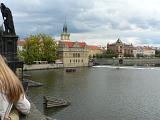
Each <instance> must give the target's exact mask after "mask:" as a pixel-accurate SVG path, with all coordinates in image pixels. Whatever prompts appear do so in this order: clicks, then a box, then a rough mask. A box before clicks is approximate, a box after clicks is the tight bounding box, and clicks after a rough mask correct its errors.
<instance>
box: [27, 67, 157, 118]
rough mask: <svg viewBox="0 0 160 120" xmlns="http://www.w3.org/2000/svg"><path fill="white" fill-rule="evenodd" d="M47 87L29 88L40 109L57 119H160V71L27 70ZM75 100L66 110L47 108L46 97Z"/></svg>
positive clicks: (103, 69) (153, 69)
mask: <svg viewBox="0 0 160 120" xmlns="http://www.w3.org/2000/svg"><path fill="white" fill-rule="evenodd" d="M26 73H27V74H30V75H31V77H30V78H29V79H31V80H34V81H39V82H42V83H44V86H42V87H37V88H29V96H30V97H31V99H32V100H33V102H34V103H35V104H36V106H37V108H38V109H39V110H40V111H41V112H44V114H45V115H47V116H50V117H52V118H54V119H56V120H159V119H160V68H137V67H122V68H120V69H116V68H115V67H111V66H97V67H85V68H77V71H76V72H73V73H66V72H65V70H64V69H52V70H37V71H27V72H26ZM45 95H49V96H56V97H59V98H64V99H66V100H69V101H71V105H70V106H68V107H64V108H56V109H55V108H52V109H48V110H46V109H44V107H43V96H45Z"/></svg>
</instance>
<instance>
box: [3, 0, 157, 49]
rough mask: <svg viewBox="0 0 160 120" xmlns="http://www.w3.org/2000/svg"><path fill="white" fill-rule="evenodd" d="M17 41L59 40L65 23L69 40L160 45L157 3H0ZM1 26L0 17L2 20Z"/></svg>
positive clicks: (87, 0) (57, 0)
mask: <svg viewBox="0 0 160 120" xmlns="http://www.w3.org/2000/svg"><path fill="white" fill-rule="evenodd" d="M1 2H3V3H4V4H5V5H6V6H7V7H9V8H10V9H11V11H12V14H13V19H14V23H15V29H16V33H17V34H18V35H19V36H20V38H24V37H27V36H28V35H31V34H36V33H46V34H49V35H51V36H53V37H55V38H56V39H60V38H59V35H60V34H61V32H62V27H63V24H64V22H65V18H66V21H67V25H68V29H69V32H70V33H71V40H73V41H85V42H86V43H88V44H94V45H106V44H107V43H108V42H109V43H112V42H114V41H116V40H117V39H118V38H120V39H121V40H122V41H123V42H126V43H133V44H134V45H139V44H141V45H153V46H160V0H1ZM1 23H2V18H1Z"/></svg>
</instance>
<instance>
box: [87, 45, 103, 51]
mask: <svg viewBox="0 0 160 120" xmlns="http://www.w3.org/2000/svg"><path fill="white" fill-rule="evenodd" d="M88 48H89V49H92V50H97V49H100V48H99V47H98V46H96V45H88Z"/></svg>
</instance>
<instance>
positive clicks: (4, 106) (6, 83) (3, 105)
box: [0, 55, 30, 120]
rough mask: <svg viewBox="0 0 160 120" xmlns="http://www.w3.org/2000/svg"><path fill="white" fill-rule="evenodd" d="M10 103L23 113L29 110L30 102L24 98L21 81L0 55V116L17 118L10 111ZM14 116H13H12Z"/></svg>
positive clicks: (6, 118)
mask: <svg viewBox="0 0 160 120" xmlns="http://www.w3.org/2000/svg"><path fill="white" fill-rule="evenodd" d="M12 105H13V106H14V107H15V108H16V110H18V111H20V112H21V113H23V114H28V113H29V112H30V102H29V101H28V100H27V99H26V97H25V93H24V89H23V86H22V83H21V81H20V80H19V79H18V77H17V76H16V75H15V74H14V72H13V71H12V70H11V69H10V68H9V67H8V65H7V64H6V63H5V60H4V59H3V57H2V56H1V55H0V118H1V120H11V119H12V120H19V116H18V115H16V112H15V113H14V112H13V111H12V112H11V113H8V112H10V109H11V107H12ZM12 117H14V118H12Z"/></svg>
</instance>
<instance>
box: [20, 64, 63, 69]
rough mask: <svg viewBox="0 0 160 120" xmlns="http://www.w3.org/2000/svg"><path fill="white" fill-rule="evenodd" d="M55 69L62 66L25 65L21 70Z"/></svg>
mask: <svg viewBox="0 0 160 120" xmlns="http://www.w3.org/2000/svg"><path fill="white" fill-rule="evenodd" d="M56 68H63V64H32V65H26V64H24V67H23V70H24V71H29V70H45V69H56Z"/></svg>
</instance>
